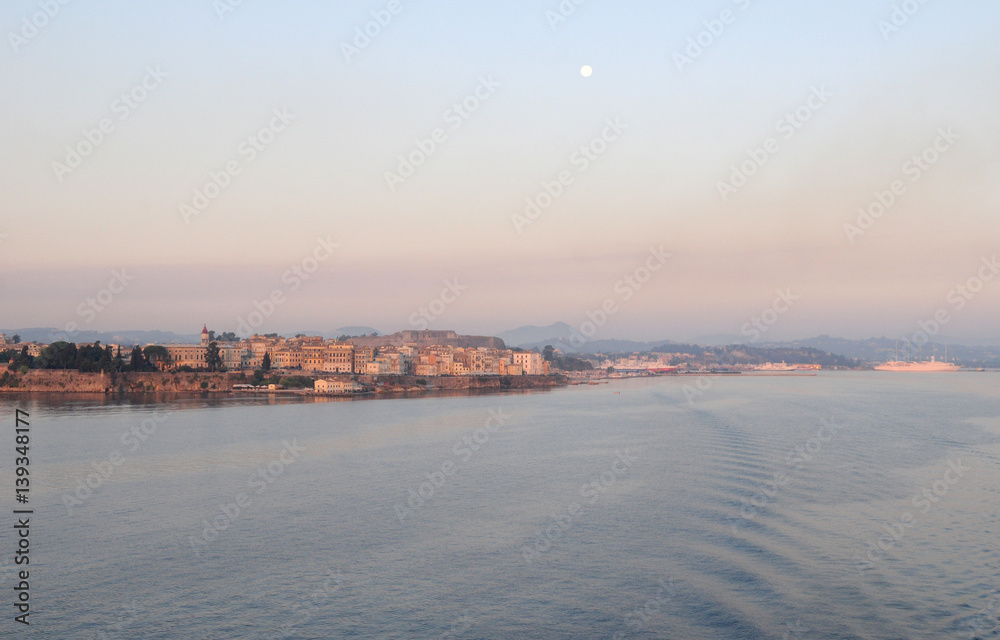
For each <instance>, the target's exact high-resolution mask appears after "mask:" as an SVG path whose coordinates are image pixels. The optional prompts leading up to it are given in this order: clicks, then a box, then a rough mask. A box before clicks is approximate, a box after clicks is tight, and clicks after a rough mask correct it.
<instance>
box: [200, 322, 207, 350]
mask: <svg viewBox="0 0 1000 640" xmlns="http://www.w3.org/2000/svg"><path fill="white" fill-rule="evenodd" d="M201 343H202V344H203V345H205V346H206V347H207V346H208V325H207V324H206V325H204V328H202V330H201Z"/></svg>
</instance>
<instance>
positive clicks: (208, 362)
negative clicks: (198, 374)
mask: <svg viewBox="0 0 1000 640" xmlns="http://www.w3.org/2000/svg"><path fill="white" fill-rule="evenodd" d="M205 366H207V367H208V370H209V371H215V370H216V369H218V368H220V367H221V366H222V356H220V355H219V343H218V342H214V341H213V342H209V343H208V350H207V351H206V352H205Z"/></svg>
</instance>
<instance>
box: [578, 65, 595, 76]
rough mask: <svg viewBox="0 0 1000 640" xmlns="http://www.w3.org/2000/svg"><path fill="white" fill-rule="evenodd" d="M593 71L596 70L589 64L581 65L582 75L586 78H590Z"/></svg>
mask: <svg viewBox="0 0 1000 640" xmlns="http://www.w3.org/2000/svg"><path fill="white" fill-rule="evenodd" d="M592 73H594V70H593V69H591V68H590V65H589V64H585V65H583V66H582V67H580V75H581V76H583V77H584V78H589V77H590V74H592Z"/></svg>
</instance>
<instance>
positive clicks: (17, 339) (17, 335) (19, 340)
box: [11, 333, 21, 344]
mask: <svg viewBox="0 0 1000 640" xmlns="http://www.w3.org/2000/svg"><path fill="white" fill-rule="evenodd" d="M11 340H13V341H14V344H18V343H20V342H21V336H20V335H19V334H16V333H15V334H14V336H13V337H12V338H11Z"/></svg>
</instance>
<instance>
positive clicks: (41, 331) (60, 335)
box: [0, 327, 201, 345]
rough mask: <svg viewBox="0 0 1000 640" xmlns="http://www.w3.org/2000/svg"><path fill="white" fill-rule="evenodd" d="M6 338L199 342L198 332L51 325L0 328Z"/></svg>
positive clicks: (144, 342) (115, 341)
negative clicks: (66, 328) (79, 328)
mask: <svg viewBox="0 0 1000 640" xmlns="http://www.w3.org/2000/svg"><path fill="white" fill-rule="evenodd" d="M0 333H2V334H4V335H6V336H7V337H8V338H10V337H11V336H13V335H15V334H17V335H19V336H21V340H22V341H24V342H43V343H46V344H48V343H51V342H56V341H58V340H66V341H67V342H78V343H79V342H94V341H96V340H100V341H101V343H102V344H124V345H135V344H139V345H146V344H149V343H155V344H170V343H172V342H176V343H182V344H187V343H198V342H201V334H200V333H174V332H173V331H74V332H72V333H68V332H66V331H61V330H59V329H55V328H53V327H29V328H25V329H0Z"/></svg>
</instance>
